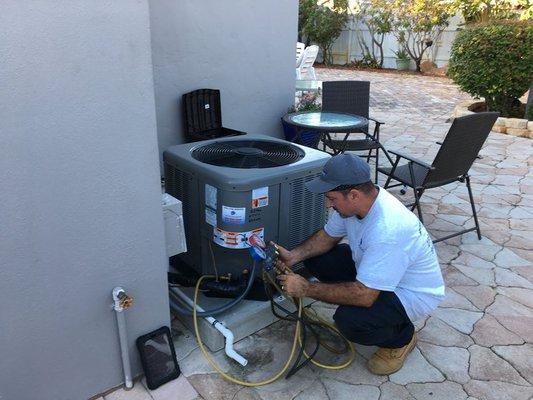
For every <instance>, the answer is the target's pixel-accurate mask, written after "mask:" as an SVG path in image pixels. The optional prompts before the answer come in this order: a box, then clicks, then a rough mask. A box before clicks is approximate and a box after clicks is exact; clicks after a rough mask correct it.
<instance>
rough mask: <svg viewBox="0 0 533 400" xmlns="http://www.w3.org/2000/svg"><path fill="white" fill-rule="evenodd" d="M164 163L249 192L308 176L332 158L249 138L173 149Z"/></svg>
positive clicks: (261, 137)
mask: <svg viewBox="0 0 533 400" xmlns="http://www.w3.org/2000/svg"><path fill="white" fill-rule="evenodd" d="M163 157H164V161H165V162H166V163H168V164H170V165H172V166H174V167H175V168H178V169H180V170H182V171H185V172H188V173H190V174H192V175H198V176H199V177H202V178H203V179H205V180H209V181H216V182H218V183H219V185H224V186H227V187H228V188H230V189H237V188H239V189H241V190H245V189H246V187H248V186H249V187H253V186H255V185H256V184H257V183H258V182H262V183H264V182H268V181H269V180H279V179H280V176H281V175H291V174H298V173H299V172H302V173H305V172H306V171H307V170H309V169H314V168H316V167H318V166H322V165H323V164H324V163H325V162H326V161H327V160H328V159H329V158H330V155H328V154H326V153H324V152H322V151H319V150H316V149H311V148H309V147H304V146H300V145H297V144H294V143H290V142H287V141H285V140H281V139H277V138H272V137H269V136H264V135H246V136H237V137H226V138H220V139H213V140H206V141H202V142H195V143H186V144H181V145H177V146H172V147H170V148H168V149H167V150H166V151H165V152H164V155H163Z"/></svg>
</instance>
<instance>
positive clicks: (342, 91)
mask: <svg viewBox="0 0 533 400" xmlns="http://www.w3.org/2000/svg"><path fill="white" fill-rule="evenodd" d="M369 109H370V82H368V81H328V82H323V83H322V111H331V112H343V113H349V114H356V115H359V116H362V117H365V118H367V119H368V120H369V121H372V122H373V123H374V130H373V132H372V133H371V134H370V133H369V127H368V126H366V127H364V128H362V129H361V133H362V134H364V137H361V135H359V134H358V133H356V134H355V135H358V137H359V138H357V139H354V138H352V135H354V134H353V133H348V134H345V135H344V137H343V138H342V139H328V140H325V141H324V142H323V144H324V150H325V151H327V147H329V148H330V149H331V150H332V152H333V154H339V153H343V152H345V151H365V152H368V153H367V154H366V155H363V156H362V157H366V161H367V162H369V161H370V158H375V159H376V172H375V182H376V183H377V182H378V169H377V168H378V164H379V150H380V149H381V150H383V152H384V154H385V156H386V157H387V158H388V160H389V161H390V163H391V164H392V163H393V161H392V158H391V157H390V155H389V154H388V153H387V150H385V148H384V147H383V145H382V144H381V143H380V142H379V128H380V126H381V125H383V122H380V121H378V120H376V119H373V118H370V117H369ZM374 151H375V154H373V152H374Z"/></svg>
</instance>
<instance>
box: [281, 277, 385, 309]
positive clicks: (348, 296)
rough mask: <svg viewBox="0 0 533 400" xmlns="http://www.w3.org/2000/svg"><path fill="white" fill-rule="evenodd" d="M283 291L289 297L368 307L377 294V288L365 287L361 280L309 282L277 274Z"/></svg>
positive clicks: (301, 278) (302, 278) (300, 278)
mask: <svg viewBox="0 0 533 400" xmlns="http://www.w3.org/2000/svg"><path fill="white" fill-rule="evenodd" d="M278 279H279V281H280V282H281V284H282V288H283V290H284V292H285V293H286V294H287V295H288V296H291V297H312V298H314V299H317V300H321V301H325V302H327V303H332V304H342V305H347V306H359V307H370V306H372V304H374V302H375V301H376V299H377V298H378V296H379V290H376V289H371V288H369V287H366V286H365V285H363V284H362V283H361V282H357V281H356V282H341V283H321V282H309V281H308V280H307V279H305V278H304V277H302V276H300V275H298V274H294V273H288V274H281V275H279V276H278Z"/></svg>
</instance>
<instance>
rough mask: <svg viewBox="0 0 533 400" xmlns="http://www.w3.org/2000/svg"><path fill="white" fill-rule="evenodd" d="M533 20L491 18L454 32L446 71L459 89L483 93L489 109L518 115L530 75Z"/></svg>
mask: <svg viewBox="0 0 533 400" xmlns="http://www.w3.org/2000/svg"><path fill="white" fill-rule="evenodd" d="M532 43H533V23H531V22H521V23H518V22H515V23H510V22H508V23H502V22H494V23H490V24H487V25H474V26H470V27H468V28H466V29H464V30H462V31H460V32H459V33H458V34H457V37H456V39H455V41H454V43H453V46H452V52H451V57H450V62H449V69H448V75H449V76H450V77H451V78H452V79H453V80H454V81H455V83H457V84H458V85H459V86H460V87H461V89H463V90H464V91H466V92H468V93H470V94H471V95H472V96H475V97H484V98H485V101H486V104H487V107H488V109H489V110H493V111H499V112H500V113H501V114H502V116H512V117H521V114H522V113H521V111H520V101H519V100H518V99H519V98H520V96H522V94H524V92H525V91H526V90H527V89H528V87H529V85H530V82H531V79H532V78H533V46H532V45H531V44H532Z"/></svg>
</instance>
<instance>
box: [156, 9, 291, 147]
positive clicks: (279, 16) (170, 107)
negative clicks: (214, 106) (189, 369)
mask: <svg viewBox="0 0 533 400" xmlns="http://www.w3.org/2000/svg"><path fill="white" fill-rule="evenodd" d="M150 14H151V29H152V52H153V54H152V59H153V64H154V84H155V99H156V105H157V128H158V136H159V150H160V152H162V151H163V150H165V149H166V148H167V147H168V146H170V145H174V144H178V143H182V142H183V141H184V136H183V121H182V109H181V95H182V94H183V93H186V92H189V91H191V90H195V89H199V88H213V89H220V91H221V98H222V120H223V123H224V126H226V127H229V128H234V129H238V130H242V131H245V132H248V133H260V134H266V135H270V136H277V137H281V136H282V130H281V124H280V118H281V117H282V116H283V114H285V113H286V112H287V108H288V107H289V106H290V105H291V104H292V103H293V102H294V84H295V70H294V68H295V65H294V57H295V46H296V36H297V25H298V2H297V0H269V1H252V0H203V1H197V0H180V1H175V0H150Z"/></svg>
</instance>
